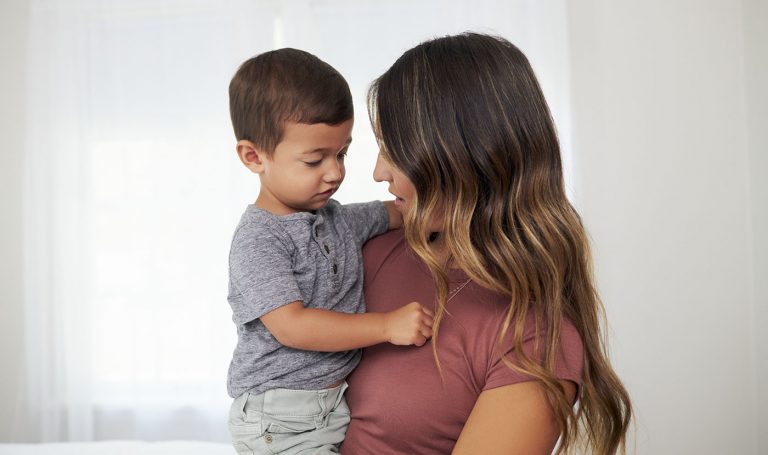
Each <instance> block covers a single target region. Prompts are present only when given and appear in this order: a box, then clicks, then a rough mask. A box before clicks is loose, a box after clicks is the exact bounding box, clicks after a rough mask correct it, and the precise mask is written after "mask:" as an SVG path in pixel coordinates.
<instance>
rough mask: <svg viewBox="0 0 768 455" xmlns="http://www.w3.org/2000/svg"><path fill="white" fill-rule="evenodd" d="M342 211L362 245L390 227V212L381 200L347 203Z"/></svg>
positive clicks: (342, 207)
mask: <svg viewBox="0 0 768 455" xmlns="http://www.w3.org/2000/svg"><path fill="white" fill-rule="evenodd" d="M340 213H341V216H342V217H343V218H344V221H346V223H347V225H348V226H349V228H350V229H351V230H352V233H353V234H354V235H355V238H356V239H357V241H358V242H359V243H360V244H361V245H362V244H363V243H365V242H366V241H368V239H370V238H371V237H374V236H376V235H379V234H383V233H384V232H386V231H387V228H388V227H389V212H387V208H386V207H385V206H384V203H383V202H381V201H373V202H359V203H354V204H345V205H342V206H341V211H340Z"/></svg>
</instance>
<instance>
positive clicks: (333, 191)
mask: <svg viewBox="0 0 768 455" xmlns="http://www.w3.org/2000/svg"><path fill="white" fill-rule="evenodd" d="M337 189H338V187H336V188H331V189H330V190H328V191H323V192H322V193H318V196H322V197H327V196H330V195H332V194H333V193H335V192H336V190H337Z"/></svg>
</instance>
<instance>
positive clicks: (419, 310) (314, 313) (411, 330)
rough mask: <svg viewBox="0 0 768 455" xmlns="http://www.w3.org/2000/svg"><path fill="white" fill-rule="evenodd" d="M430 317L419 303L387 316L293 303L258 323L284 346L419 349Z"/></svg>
mask: <svg viewBox="0 0 768 455" xmlns="http://www.w3.org/2000/svg"><path fill="white" fill-rule="evenodd" d="M432 316H433V315H432V312H431V311H430V310H428V309H427V308H424V307H423V306H422V305H421V304H420V303H418V302H411V303H409V304H408V305H405V306H403V307H402V308H399V309H397V310H395V311H391V312H389V313H361V314H348V313H338V312H335V311H329V310H322V309H318V308H305V307H304V304H303V303H302V302H301V301H295V302H292V303H289V304H287V305H284V306H282V307H280V308H277V309H275V310H272V311H270V312H269V313H267V314H264V315H263V316H261V322H263V323H264V325H265V326H266V327H267V329H268V330H269V331H270V333H272V336H274V337H275V338H276V339H277V341H279V342H280V343H281V344H283V345H284V346H288V347H291V348H294V349H302V350H305V351H321V352H337V351H348V350H350V349H358V348H364V347H366V346H372V345H374V344H378V343H385V342H389V343H392V344H397V345H416V346H422V345H424V343H426V341H427V339H429V338H430V337H431V336H432Z"/></svg>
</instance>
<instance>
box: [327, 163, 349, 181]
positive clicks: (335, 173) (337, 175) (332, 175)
mask: <svg viewBox="0 0 768 455" xmlns="http://www.w3.org/2000/svg"><path fill="white" fill-rule="evenodd" d="M343 176H344V164H342V163H340V162H338V161H337V162H335V163H334V164H331V165H330V166H329V167H328V169H327V170H326V171H325V181H326V182H338V181H339V180H341V178H342V177H343Z"/></svg>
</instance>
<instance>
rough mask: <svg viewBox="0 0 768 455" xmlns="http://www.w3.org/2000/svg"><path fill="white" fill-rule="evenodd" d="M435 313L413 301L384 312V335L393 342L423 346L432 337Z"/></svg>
mask: <svg viewBox="0 0 768 455" xmlns="http://www.w3.org/2000/svg"><path fill="white" fill-rule="evenodd" d="M433 317H434V313H432V311H431V310H429V309H428V308H426V307H424V305H422V304H420V303H419V302H411V303H409V304H408V305H405V306H403V307H401V308H398V309H397V310H394V311H390V312H389V313H385V314H384V337H385V338H386V339H387V341H389V342H390V343H392V344H396V345H402V346H408V345H416V346H423V345H424V343H426V342H427V340H428V339H430V338H431V337H432V318H433Z"/></svg>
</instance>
